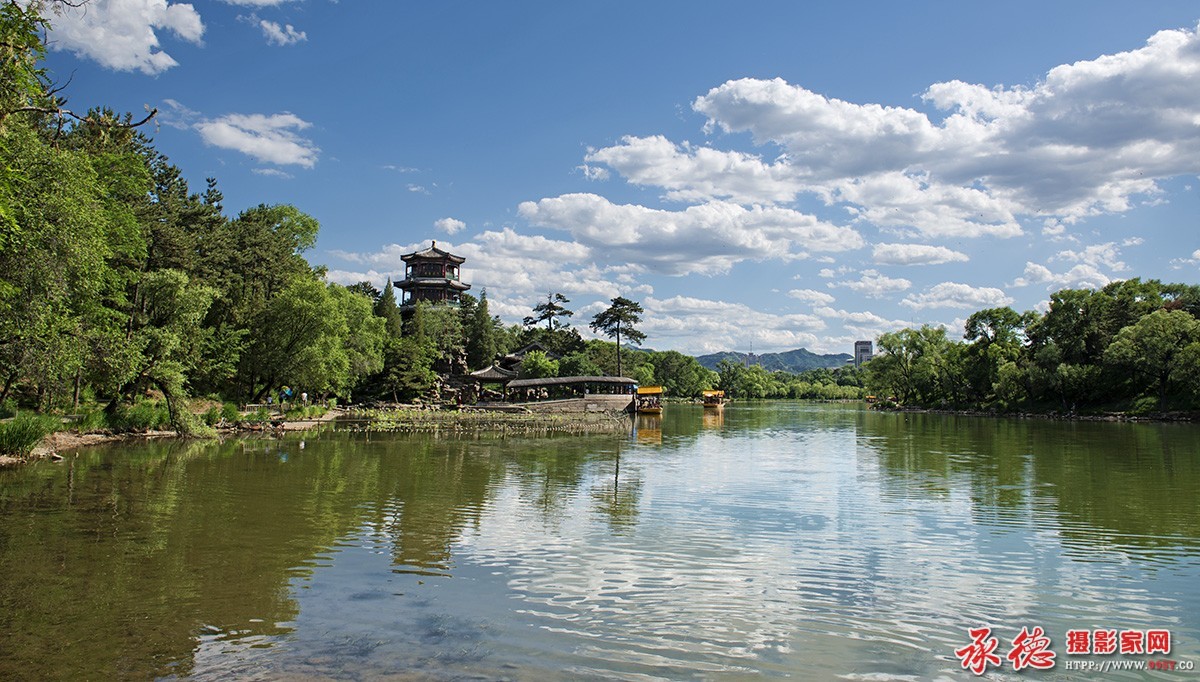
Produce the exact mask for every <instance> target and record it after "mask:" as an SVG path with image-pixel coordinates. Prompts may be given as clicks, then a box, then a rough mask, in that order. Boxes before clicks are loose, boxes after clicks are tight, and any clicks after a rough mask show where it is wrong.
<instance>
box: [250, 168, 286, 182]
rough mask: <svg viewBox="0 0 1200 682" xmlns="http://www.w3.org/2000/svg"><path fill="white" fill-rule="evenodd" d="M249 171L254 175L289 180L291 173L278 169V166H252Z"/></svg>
mask: <svg viewBox="0 0 1200 682" xmlns="http://www.w3.org/2000/svg"><path fill="white" fill-rule="evenodd" d="M250 172H252V173H254V174H256V175H265V176H267V177H271V178H281V179H283V180H291V179H292V177H293V176H292V174H291V173H286V172H284V171H281V170H279V169H278V168H254V169H252V170H251V171H250Z"/></svg>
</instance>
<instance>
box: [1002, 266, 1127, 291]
mask: <svg viewBox="0 0 1200 682" xmlns="http://www.w3.org/2000/svg"><path fill="white" fill-rule="evenodd" d="M1112 281H1113V280H1112V278H1111V277H1109V276H1108V275H1106V274H1104V273H1103V272H1101V271H1100V270H1099V269H1098V268H1097V267H1096V266H1094V265H1091V264H1088V263H1080V264H1079V265H1076V266H1074V267H1072V268H1071V269H1070V270H1067V271H1066V272H1054V271H1052V270H1051V269H1050V268H1048V267H1046V266H1045V265H1039V264H1038V263H1025V272H1024V273H1023V274H1022V275H1021V276H1020V277H1018V278H1016V279H1015V280H1014V281H1013V282H1012V284H1011V285H1010V286H1013V287H1026V286H1030V285H1033V284H1045V285H1046V290H1047V291H1049V290H1052V289H1064V288H1067V289H1099V288H1101V287H1103V286H1105V285H1107V284H1108V283H1109V282H1112Z"/></svg>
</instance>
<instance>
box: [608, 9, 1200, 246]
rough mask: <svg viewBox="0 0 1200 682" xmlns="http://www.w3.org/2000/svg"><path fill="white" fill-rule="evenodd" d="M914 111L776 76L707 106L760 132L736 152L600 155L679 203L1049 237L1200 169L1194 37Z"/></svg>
mask: <svg viewBox="0 0 1200 682" xmlns="http://www.w3.org/2000/svg"><path fill="white" fill-rule="evenodd" d="M923 98H924V100H925V101H926V102H927V103H928V104H929V105H931V106H933V107H935V108H936V109H938V110H940V112H939V118H936V119H935V118H931V117H930V116H929V115H928V114H926V113H924V112H921V111H917V110H915V109H911V108H906V107H897V106H886V105H884V104H874V103H866V104H857V103H853V102H847V101H843V100H838V99H833V98H829V97H826V96H824V95H821V94H819V93H816V92H812V91H810V90H808V89H806V88H804V87H802V86H800V85H793V84H791V83H787V82H785V81H783V80H781V79H774V80H761V79H754V78H744V79H740V80H731V81H728V82H726V83H723V84H721V85H719V86H717V87H714V88H712V89H711V90H710V91H709V92H707V93H706V94H704V95H702V96H700V97H697V98H696V100H695V101H694V102H693V109H694V110H695V111H697V112H698V113H701V114H703V115H704V116H706V117H707V119H708V121H707V124H706V129H707V130H708V131H712V130H717V129H720V130H722V131H725V132H727V133H742V132H747V133H750V135H751V139H752V141H753V143H754V144H756V145H758V146H759V147H764V148H774V149H772V150H771V152H770V156H772V157H774V158H773V159H771V160H767V159H764V158H762V157H761V156H759V155H755V154H749V153H745V152H742V151H733V150H719V149H714V148H710V147H697V146H693V145H691V144H688V143H675V142H672V141H670V140H668V139H666V138H664V137H662V136H648V137H632V136H631V137H626V138H623V139H622V140H621V141H620V142H619V143H618V144H616V145H613V146H610V147H607V148H604V149H600V150H596V151H590V152H589V153H588V155H587V157H586V159H587V161H588V162H589V163H597V164H606V165H607V166H608V167H610V168H612V169H614V170H616V171H617V172H619V173H621V174H622V175H623V176H624V177H625V178H627V179H628V180H629V181H630V182H631V183H633V184H636V185H639V186H644V187H651V186H652V187H660V188H662V189H663V190H665V197H666V198H667V199H670V200H682V201H689V202H707V201H712V200H714V199H716V200H722V201H731V202H736V203H741V204H745V205H767V204H774V203H785V202H791V201H794V200H796V199H797V198H798V197H799V196H801V195H805V194H809V195H812V196H815V197H816V198H819V199H821V200H823V201H825V202H827V203H829V204H831V205H842V206H844V207H845V208H847V209H848V210H850V212H851V214H852V215H854V216H855V217H856V218H858V219H859V220H861V221H865V222H869V223H872V224H875V225H878V226H880V227H884V228H888V229H891V230H896V231H900V232H903V233H906V234H919V235H925V236H941V237H946V236H955V237H978V236H995V237H1012V236H1016V235H1020V234H1022V228H1021V226H1020V223H1019V220H1020V219H1021V218H1029V219H1036V220H1039V221H1042V222H1043V225H1044V227H1043V232H1044V233H1045V234H1046V235H1047V236H1051V237H1054V236H1060V235H1062V233H1063V231H1064V229H1065V228H1064V227H1063V226H1064V225H1069V224H1072V223H1075V222H1077V221H1079V220H1081V219H1083V218H1086V217H1088V216H1091V215H1096V214H1100V213H1112V212H1121V211H1126V210H1128V209H1130V208H1132V207H1133V206H1135V205H1137V204H1138V203H1139V202H1140V201H1143V200H1148V201H1150V202H1154V201H1158V200H1159V197H1158V195H1159V194H1160V193H1161V190H1160V188H1159V186H1158V182H1159V181H1161V180H1163V179H1166V178H1171V177H1176V176H1179V175H1196V174H1198V173H1200V136H1197V135H1195V126H1196V121H1197V120H1200V35H1198V32H1197V31H1196V30H1192V29H1189V30H1171V31H1162V32H1160V33H1158V34H1156V35H1154V36H1153V37H1151V38H1150V39H1149V40H1148V41H1147V42H1146V44H1145V46H1143V47H1141V48H1139V49H1136V50H1131V51H1128V52H1122V53H1119V54H1113V55H1105V56H1101V57H1099V58H1097V59H1094V60H1091V61H1080V62H1076V63H1073V64H1069V65H1063V66H1058V67H1056V68H1054V69H1052V70H1050V71H1049V72H1048V73H1047V74H1046V75H1045V77H1044V79H1043V80H1041V81H1040V82H1037V83H1035V84H1034V85H1032V86H1022V85H1018V86H1013V87H1005V86H996V87H985V86H983V85H979V84H972V83H965V82H962V81H948V82H941V83H934V84H932V85H930V86H929V88H928V89H927V90H926V91H925V93H924V94H923Z"/></svg>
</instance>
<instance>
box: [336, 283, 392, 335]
mask: <svg viewBox="0 0 1200 682" xmlns="http://www.w3.org/2000/svg"><path fill="white" fill-rule="evenodd" d="M363 284H366V285H368V286H370V282H359V283H358V284H355V285H354V286H350V287H347V289H349V290H350V291H353V292H356V293H360V294H363V295H365V296H366V297H367V299H368V300H371V301H374V303H375V315H376V316H377V317H380V318H382V319H383V328H384V332H385V333H386V334H388V335H390V336H400V333H401V331H402V329H403V323H402V321H401V318H400V308H399V306H397V305H396V290H395V288H394V287H392V280H391V279H390V278H389V279H388V281H387V285H386V286H384V287H383V291H382V292H379V294H378V295H374V296H373V295H372V294H371V292H370V291H364V290H363V287H362V285H363ZM371 288H372V289H374V287H371Z"/></svg>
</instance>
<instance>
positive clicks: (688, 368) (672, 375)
mask: <svg viewBox="0 0 1200 682" xmlns="http://www.w3.org/2000/svg"><path fill="white" fill-rule="evenodd" d="M649 359H650V365H651V366H652V367H653V369H654V375H653V379H652V381H653V383H655V384H658V385H661V386H662V387H663V390H664V391H665V392H666V393H667V395H671V396H677V397H689V398H694V397H697V396H699V395H700V393H701V392H702V391H705V390H707V389H709V388H711V387H712V383H711V375H712V373H711V372H710V371H709V370H707V369H705V368H704V366H703V365H701V364H700V363H699V362H698V361H697V360H696V358H693V357H691V356H689V355H684V354H683V353H680V352H678V351H673V350H669V351H663V352H660V353H651V354H650V358H649Z"/></svg>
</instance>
